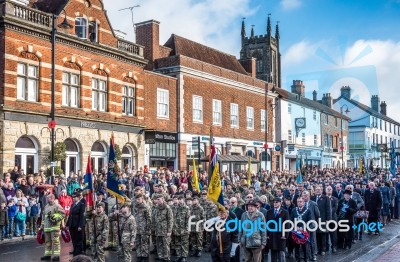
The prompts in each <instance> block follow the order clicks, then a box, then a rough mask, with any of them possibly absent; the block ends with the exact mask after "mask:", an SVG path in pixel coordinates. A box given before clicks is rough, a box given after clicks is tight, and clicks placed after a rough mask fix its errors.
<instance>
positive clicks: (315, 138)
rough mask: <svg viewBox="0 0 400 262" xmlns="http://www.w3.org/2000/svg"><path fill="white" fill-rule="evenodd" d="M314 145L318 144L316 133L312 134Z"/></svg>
mask: <svg viewBox="0 0 400 262" xmlns="http://www.w3.org/2000/svg"><path fill="white" fill-rule="evenodd" d="M314 146H318V135H314Z"/></svg>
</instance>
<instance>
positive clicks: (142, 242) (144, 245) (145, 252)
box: [135, 235, 150, 257]
mask: <svg viewBox="0 0 400 262" xmlns="http://www.w3.org/2000/svg"><path fill="white" fill-rule="evenodd" d="M135 247H136V256H137V257H149V249H150V236H149V235H136V239H135Z"/></svg>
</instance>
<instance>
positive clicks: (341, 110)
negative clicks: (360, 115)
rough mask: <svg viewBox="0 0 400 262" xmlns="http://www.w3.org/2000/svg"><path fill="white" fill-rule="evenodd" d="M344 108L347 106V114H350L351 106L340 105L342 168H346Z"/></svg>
mask: <svg viewBox="0 0 400 262" xmlns="http://www.w3.org/2000/svg"><path fill="white" fill-rule="evenodd" d="M343 108H346V111H345V113H346V114H348V113H349V112H350V110H349V107H348V106H347V105H346V104H344V105H342V106H341V107H340V136H341V146H340V150H342V170H344V144H343Z"/></svg>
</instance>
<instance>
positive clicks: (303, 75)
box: [103, 0, 400, 121]
mask: <svg viewBox="0 0 400 262" xmlns="http://www.w3.org/2000/svg"><path fill="white" fill-rule="evenodd" d="M103 1H104V3H105V8H106V9H107V13H108V15H109V17H110V20H111V23H112V25H113V28H114V29H119V30H122V31H124V32H126V33H127V36H126V38H127V39H128V40H133V33H130V32H132V31H133V29H132V22H131V14H130V12H129V11H128V10H125V11H118V10H119V9H121V8H125V7H129V6H133V5H137V4H140V5H141V7H139V8H135V9H134V10H133V11H134V21H135V22H141V21H145V20H149V19H155V20H158V21H160V22H161V24H160V41H161V44H163V43H165V41H166V40H167V39H168V37H169V36H170V35H171V34H172V33H175V34H178V35H180V36H183V37H186V38H189V39H191V40H194V41H198V42H200V43H202V44H205V45H208V46H211V47H213V48H216V49H219V50H221V51H224V52H227V53H230V54H233V55H235V56H238V55H239V51H240V25H241V18H242V17H246V29H247V34H248V35H249V34H250V29H251V25H253V24H254V25H255V34H256V35H259V34H265V32H266V21H267V14H268V13H271V21H272V25H273V29H274V31H275V24H276V22H277V21H280V24H279V25H280V35H281V41H280V43H281V54H282V74H283V86H282V87H283V88H286V89H288V88H290V84H291V81H292V80H293V79H302V80H304V81H305V84H306V91H307V96H308V97H311V92H312V91H313V90H317V91H318V96H319V98H320V97H321V96H322V94H323V93H327V92H330V93H332V95H333V96H334V97H335V96H337V95H338V94H339V89H340V87H341V86H342V85H350V86H351V87H352V88H353V89H354V92H353V94H354V98H355V99H357V100H360V101H361V102H363V103H365V104H367V105H369V104H370V96H371V95H373V94H378V95H380V97H381V101H386V103H387V104H388V114H389V116H391V117H392V118H394V119H396V120H397V121H400V114H397V113H395V112H400V102H398V100H399V98H400V95H398V91H397V89H398V86H399V85H400V73H399V72H400V34H399V28H400V18H399V14H400V0H351V1H348V0H218V1H217V0H168V1H166V0H130V1H125V0H124V1H113V0H103ZM396 92H397V93H396Z"/></svg>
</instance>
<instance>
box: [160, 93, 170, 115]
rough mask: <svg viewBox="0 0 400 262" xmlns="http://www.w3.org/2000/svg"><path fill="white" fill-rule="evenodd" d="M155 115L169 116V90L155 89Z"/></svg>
mask: <svg viewBox="0 0 400 262" xmlns="http://www.w3.org/2000/svg"><path fill="white" fill-rule="evenodd" d="M157 116H158V117H164V118H168V117H169V91H168V90H165V89H160V88H158V89H157Z"/></svg>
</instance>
